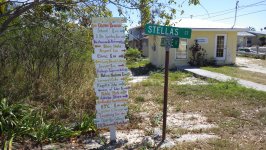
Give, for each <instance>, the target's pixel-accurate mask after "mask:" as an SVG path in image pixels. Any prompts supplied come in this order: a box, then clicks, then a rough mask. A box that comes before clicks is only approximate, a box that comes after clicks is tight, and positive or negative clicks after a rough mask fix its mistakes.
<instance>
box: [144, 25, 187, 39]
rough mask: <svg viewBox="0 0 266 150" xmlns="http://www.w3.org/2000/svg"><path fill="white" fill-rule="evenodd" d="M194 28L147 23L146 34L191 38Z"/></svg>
mask: <svg viewBox="0 0 266 150" xmlns="http://www.w3.org/2000/svg"><path fill="white" fill-rule="evenodd" d="M191 32H192V30H191V29H190V28H178V27H171V26H160V25H155V24H146V25H145V34H149V35H160V36H177V37H180V38H186V39H190V38H191Z"/></svg>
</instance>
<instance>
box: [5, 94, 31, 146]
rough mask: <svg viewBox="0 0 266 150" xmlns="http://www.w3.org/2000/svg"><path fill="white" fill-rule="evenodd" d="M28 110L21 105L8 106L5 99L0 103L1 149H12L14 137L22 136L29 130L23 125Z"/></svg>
mask: <svg viewBox="0 0 266 150" xmlns="http://www.w3.org/2000/svg"><path fill="white" fill-rule="evenodd" d="M29 112H30V108H29V107H28V106H26V105H23V104H9V103H8V102H7V99H2V100H1V102H0V137H1V143H2V144H3V145H2V149H4V150H5V149H12V142H13V139H14V138H15V136H20V135H24V134H25V133H26V132H27V131H29V129H30V128H28V126H27V125H25V124H23V122H24V120H25V118H26V117H27V115H28V114H29Z"/></svg>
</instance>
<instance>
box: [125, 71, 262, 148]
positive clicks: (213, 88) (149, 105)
mask: <svg viewBox="0 0 266 150" xmlns="http://www.w3.org/2000/svg"><path fill="white" fill-rule="evenodd" d="M190 76H191V74H187V73H184V72H170V73H169V81H170V82H169V83H172V82H174V81H177V80H182V79H183V78H186V77H190ZM207 82H209V83H210V84H208V85H177V84H171V86H169V91H168V113H169V114H170V113H176V112H179V111H182V112H183V113H186V112H200V113H202V114H203V115H204V116H206V117H207V121H208V122H210V123H213V124H216V125H218V128H215V129H209V130H203V131H202V130H198V131H197V130H195V131H194V130H193V131H188V130H185V129H171V128H168V129H167V131H168V132H167V134H170V136H171V137H176V136H179V135H182V134H185V133H215V134H216V135H218V136H219V137H221V138H220V139H215V140H210V141H197V142H192V143H182V144H178V145H176V147H175V148H172V149H246V148H247V149H260V148H262V147H263V146H264V145H265V144H266V141H263V140H262V141H260V142H256V141H254V140H255V139H259V138H260V137H262V136H263V133H262V132H261V130H264V129H265V123H266V121H265V116H266V111H265V110H264V109H265V107H266V92H262V91H256V90H253V89H248V88H245V87H242V86H240V85H238V84H237V82H236V81H233V80H232V81H227V82H218V81H214V80H207ZM130 97H131V100H132V101H131V102H130V103H135V104H136V105H138V106H140V110H139V112H147V113H148V114H150V116H149V118H150V126H151V127H158V126H160V125H161V122H160V121H159V120H160V119H159V118H158V116H157V115H156V114H158V113H159V112H162V103H163V73H162V72H153V73H152V74H151V75H150V77H149V78H148V79H147V80H146V81H144V82H142V83H139V84H135V85H134V86H133V87H132V88H131V90H130ZM142 97H143V98H144V99H145V101H144V102H141V103H139V101H142V100H143V98H142ZM134 107H135V106H134ZM258 108H261V109H260V110H259V111H256V110H257V109H258ZM263 108H264V109H263ZM130 109H135V108H131V107H129V110H130ZM250 112H251V113H250ZM191 119H193V118H191ZM134 124H136V122H134ZM141 124H142V126H139V128H140V129H142V128H144V127H147V125H148V124H146V123H143V122H142V123H141ZM143 125H144V126H143ZM150 132H151V131H150ZM150 132H149V134H151V133H150ZM243 135H245V136H244V137H243Z"/></svg>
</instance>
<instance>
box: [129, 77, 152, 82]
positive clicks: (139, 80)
mask: <svg viewBox="0 0 266 150" xmlns="http://www.w3.org/2000/svg"><path fill="white" fill-rule="evenodd" d="M148 77H149V76H133V77H131V79H132V80H130V81H128V82H129V83H138V82H142V81H143V80H146V79H147V78H148Z"/></svg>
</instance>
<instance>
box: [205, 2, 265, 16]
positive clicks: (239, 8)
mask: <svg viewBox="0 0 266 150" xmlns="http://www.w3.org/2000/svg"><path fill="white" fill-rule="evenodd" d="M262 5H266V4H260V5H253V6H262ZM253 6H249V7H253ZM245 8H248V7H244V8H243V6H242V7H241V6H239V7H238V10H242V9H245ZM234 11H235V10H231V11H228V12H226V13H223V14H219V15H214V16H209V17H206V18H202V19H210V18H214V17H218V16H223V15H226V14H230V13H233V12H234Z"/></svg>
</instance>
